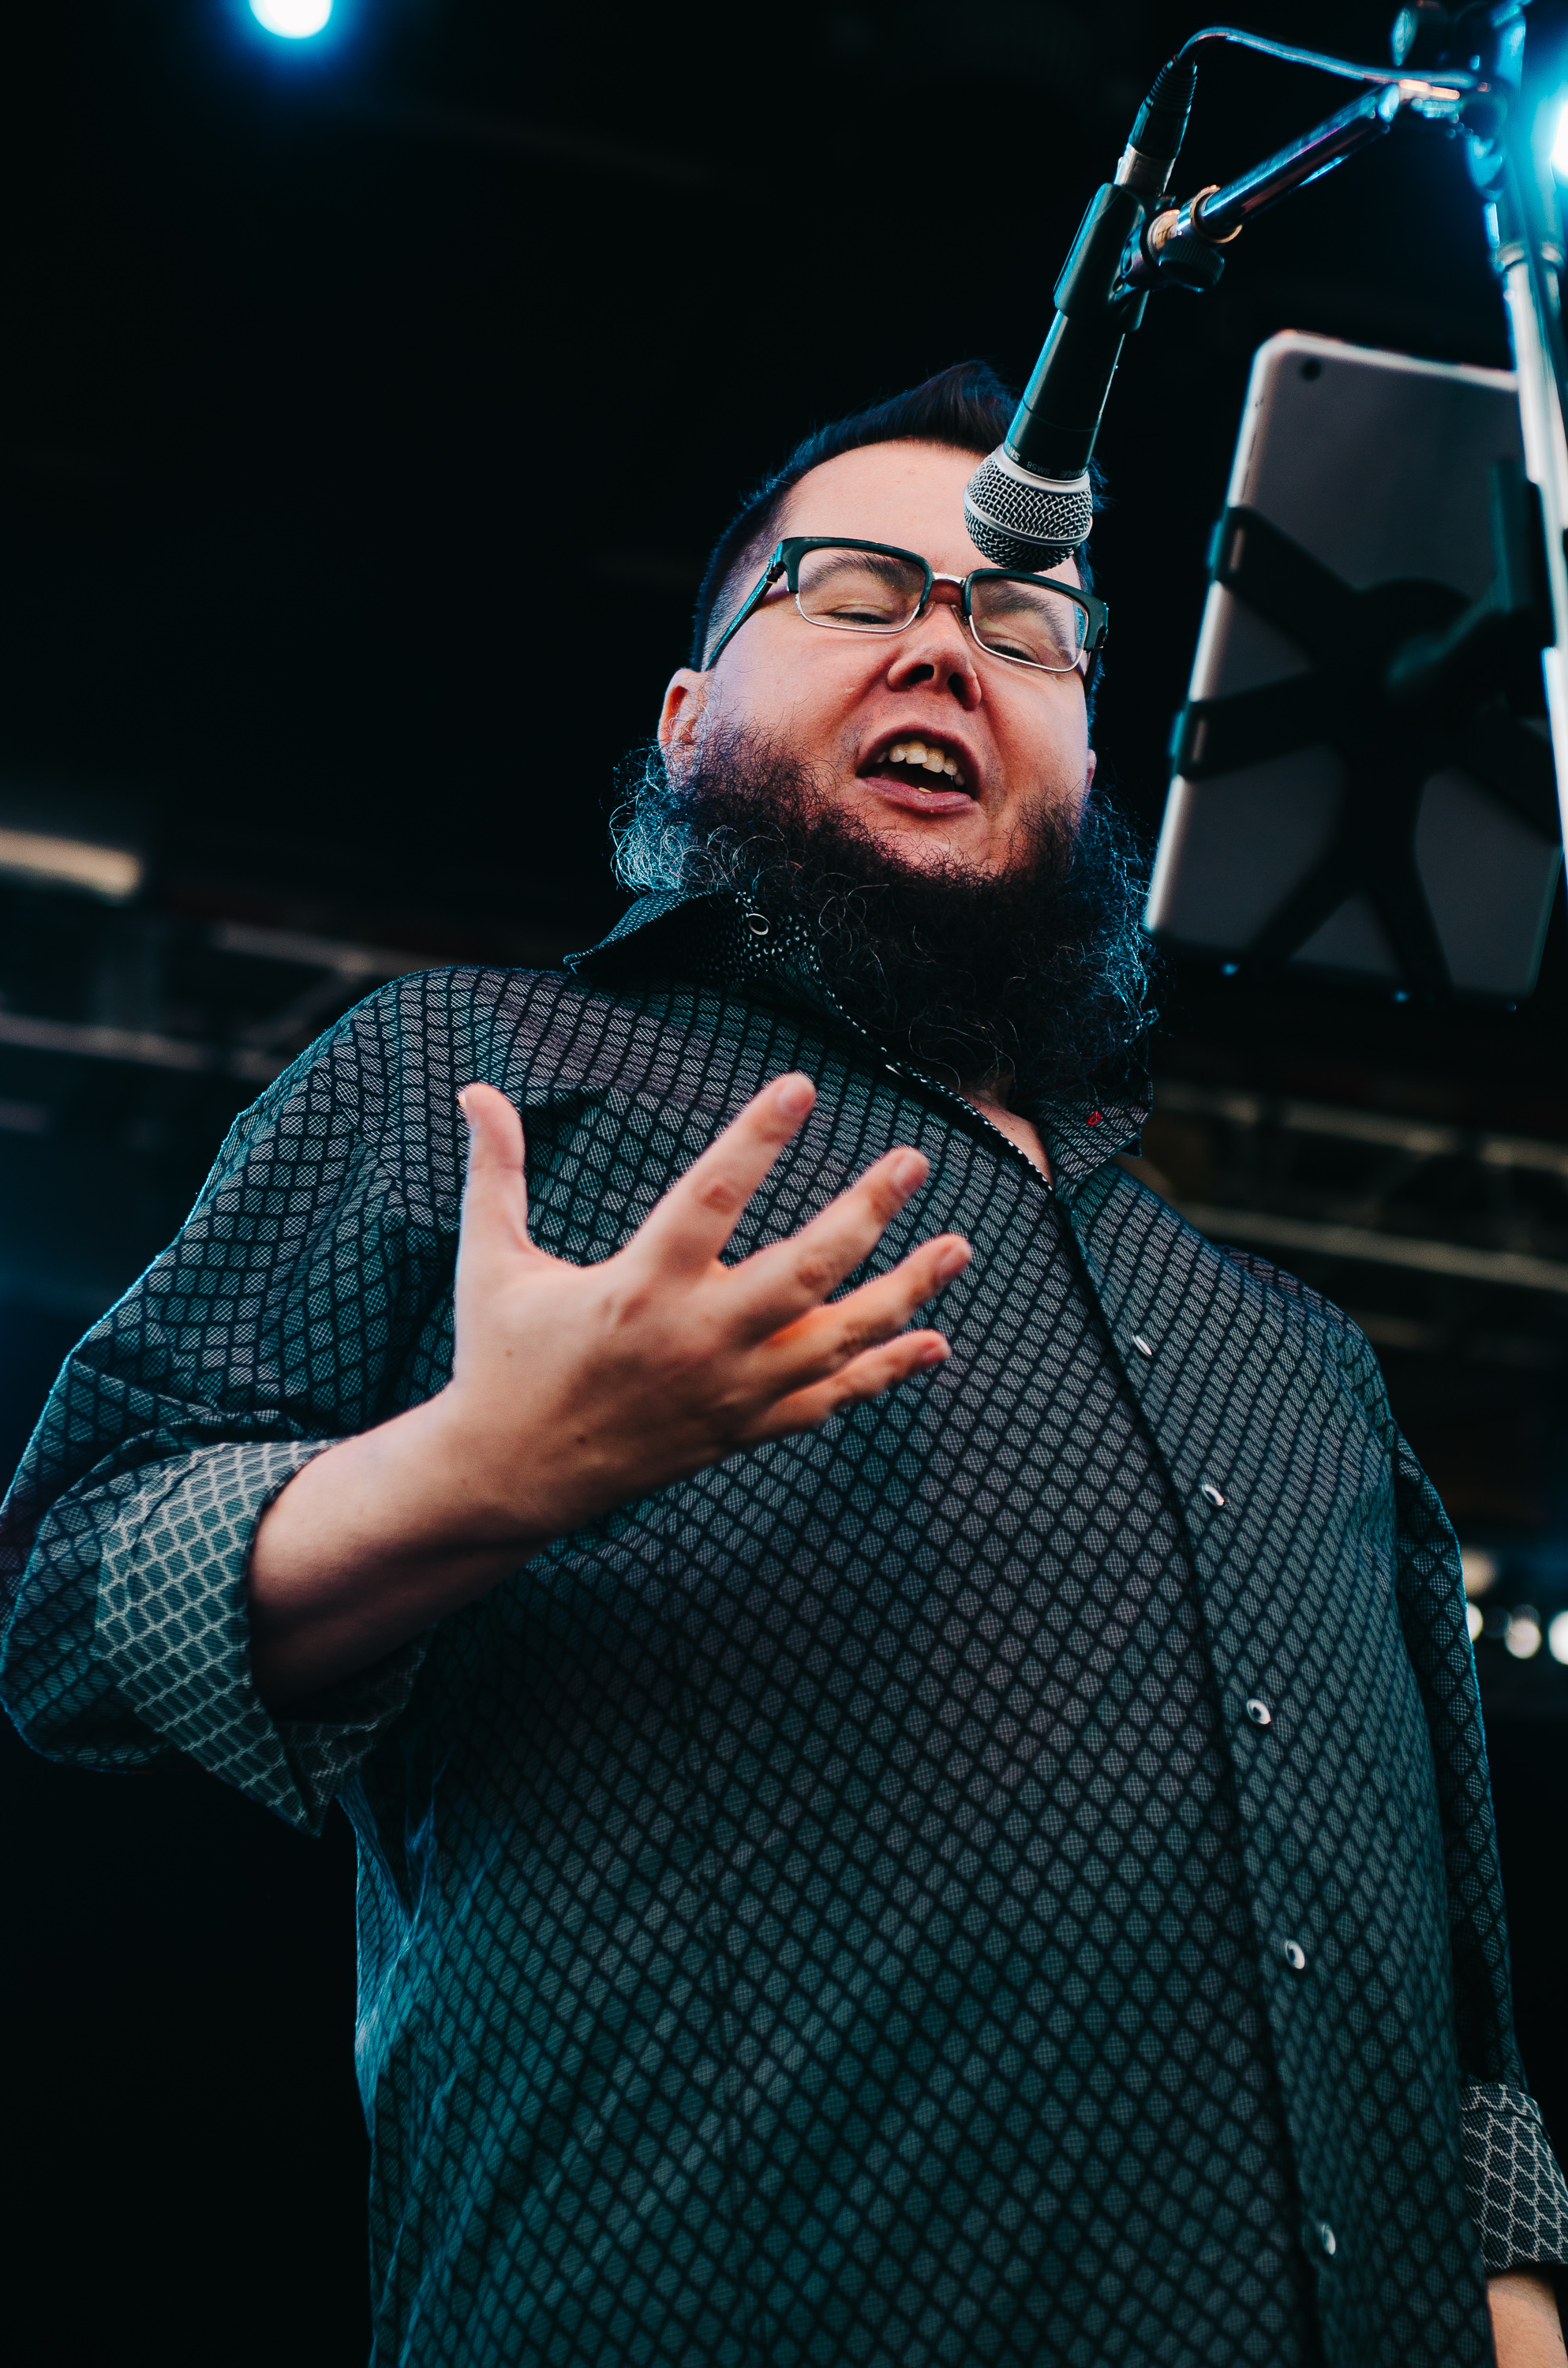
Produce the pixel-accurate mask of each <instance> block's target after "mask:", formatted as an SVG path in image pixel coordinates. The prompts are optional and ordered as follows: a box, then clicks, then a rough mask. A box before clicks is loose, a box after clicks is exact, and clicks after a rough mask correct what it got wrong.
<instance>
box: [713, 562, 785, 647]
mask: <svg viewBox="0 0 1568 2368" xmlns="http://www.w3.org/2000/svg"><path fill="white" fill-rule="evenodd" d="M783 573H784V546H783V544H782V543H781V542H777V543H775V544H774V546H773V556H772V558H771V559H770V560H769V561H768V563H767V566H766V567H765V568H764V569H763V571H762V574H761V575H759V576H758V577H757V579H756V583H755V584H754V585H753V586H752V588H751V590H750V591H749V592H748V593H747V594H746V597H745V598H744V600H743V601H742V602H741V605H740V607H739V608H738V609H736V610H735V613H734V615H733V617H732V618H731V620H730V621H729V623H728V624H727V625H726V626H725V628H724V630H723V632H722V633H721V634H720V636H719V638H718V640H717V641H716V642H715V643H714V644H713V646H712V648H711V649H710V651H709V653H708V661H707V664H706V665H705V666H704V667H703V669H702V671H703V673H704V674H709V673H710V672H711V671H712V669H713V667H714V666H717V665H718V663H719V653H720V651H721V650H722V648H723V646H724V644H725V643H726V642H728V641H732V640H733V638H734V636H735V634H736V633H738V632H740V630H741V627H742V626H743V625H744V623H745V620H746V619H747V618H748V617H749V616H750V615H751V613H752V611H753V609H760V608H761V606H762V604H763V602H764V601H765V600H766V599H767V596H768V594H769V593H770V592H771V591H772V589H773V586H775V585H776V584H777V583H778V578H779V577H780V576H781V575H783Z"/></svg>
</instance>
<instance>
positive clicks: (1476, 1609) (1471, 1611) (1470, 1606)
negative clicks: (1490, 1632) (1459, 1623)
mask: <svg viewBox="0 0 1568 2368" xmlns="http://www.w3.org/2000/svg"><path fill="white" fill-rule="evenodd" d="M1464 1618H1465V1625H1466V1627H1467V1628H1468V1629H1469V1630H1470V1641H1471V1644H1472V1645H1473V1644H1474V1642H1475V1640H1476V1638H1477V1637H1478V1636H1479V1635H1480V1634H1481V1632H1482V1630H1483V1628H1484V1626H1485V1625H1486V1614H1485V1612H1484V1611H1483V1610H1482V1608H1481V1606H1480V1604H1479V1603H1467V1604H1466V1605H1465V1608H1464Z"/></svg>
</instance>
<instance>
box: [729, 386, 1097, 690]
mask: <svg viewBox="0 0 1568 2368" xmlns="http://www.w3.org/2000/svg"><path fill="white" fill-rule="evenodd" d="M1017 402H1018V399H1017V395H1016V394H1013V393H1009V391H1008V390H1007V388H1006V387H1005V386H1004V385H1003V383H1002V381H1001V380H1000V379H999V378H998V377H997V375H996V373H995V371H994V370H993V369H992V367H991V365H990V363H989V362H978V361H976V362H954V363H953V364H952V366H951V368H950V369H949V370H938V371H937V375H936V377H935V378H928V379H926V381H924V382H923V383H922V384H921V385H919V386H912V387H910V388H908V389H907V390H906V391H905V392H904V393H903V394H890V395H889V396H888V397H887V399H886V401H885V402H882V403H873V404H869V405H868V406H867V408H866V409H865V410H864V411H852V412H851V413H850V414H849V416H847V418H845V419H833V420H830V421H829V422H828V424H827V426H826V427H818V428H815V429H813V431H812V434H811V435H810V436H805V437H802V438H801V441H800V443H799V444H797V445H796V447H795V449H794V450H793V451H792V452H791V453H790V457H789V459H788V460H787V461H785V463H784V465H783V467H782V468H780V469H775V470H774V472H773V473H772V475H771V476H769V477H765V478H764V479H763V481H762V483H761V484H760V485H758V486H757V488H756V491H755V493H752V494H749V495H747V497H746V499H745V500H744V502H743V503H742V504H741V507H740V508H739V509H738V510H737V511H736V513H735V515H734V517H733V518H732V519H731V520H730V523H729V525H728V526H727V527H726V528H725V529H724V531H723V533H722V535H721V536H720V537H719V540H718V541H717V542H716V543H715V544H714V546H713V549H712V551H711V552H710V555H709V560H708V564H707V566H706V567H705V568H704V569H703V571H702V588H701V590H700V591H699V593H698V596H697V610H696V614H695V615H694V617H693V619H692V633H691V663H692V665H693V666H696V667H698V668H699V669H700V667H701V665H702V661H703V659H704V658H705V657H706V655H707V654H708V643H709V638H710V634H711V632H712V629H713V612H714V610H715V609H717V607H718V606H719V602H720V598H721V596H722V593H723V590H724V587H725V586H726V585H727V584H728V583H729V581H730V578H731V577H732V575H734V574H735V573H736V571H737V569H738V568H739V567H740V566H741V564H742V563H743V562H744V561H748V560H749V561H750V562H751V564H753V565H754V566H756V567H760V566H761V564H762V563H763V560H764V559H765V558H766V556H767V552H769V551H771V550H772V548H773V545H774V543H775V542H776V541H777V540H778V535H777V532H776V529H777V526H778V514H779V511H780V510H781V509H782V508H783V507H784V503H785V500H786V498H787V497H788V495H789V494H790V490H791V488H792V487H793V486H795V485H798V484H800V482H801V478H802V477H803V476H805V475H806V473H807V472H808V471H809V470H812V469H820V468H821V466H822V464H823V462H824V461H836V460H837V458H838V456H839V454H840V453H841V452H858V451H860V450H862V449H863V448H864V447H865V446H866V445H868V444H896V443H902V442H904V441H906V440H907V441H914V442H915V443H920V444H946V445H949V446H950V447H951V448H952V449H953V450H956V451H960V452H978V453H985V452H994V450H995V449H996V447H997V445H998V444H1000V442H1001V441H1002V438H1003V437H1004V436H1005V435H1006V432H1007V429H1008V427H1009V426H1010V425H1011V423H1012V417H1013V414H1014V412H1015V411H1016V410H1017ZM1090 475H1091V477H1092V478H1093V480H1094V484H1095V488H1096V495H1097V494H1098V490H1099V477H1098V472H1096V470H1095V468H1094V466H1093V464H1092V463H1091V464H1090ZM1096 507H1097V502H1096ZM1078 572H1079V574H1080V575H1081V576H1082V577H1083V580H1084V586H1085V590H1087V589H1089V588H1090V577H1089V564H1088V552H1087V551H1086V550H1085V551H1083V552H1080V553H1079V556H1078Z"/></svg>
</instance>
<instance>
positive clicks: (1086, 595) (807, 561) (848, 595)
mask: <svg viewBox="0 0 1568 2368" xmlns="http://www.w3.org/2000/svg"><path fill="white" fill-rule="evenodd" d="M780 576H782V577H783V578H784V580H785V582H786V584H787V585H788V586H789V587H790V591H791V592H792V593H793V594H794V596H795V606H796V608H797V609H799V610H800V612H801V616H802V617H803V618H804V619H805V620H806V622H807V624H808V625H825V626H827V627H828V628H829V630H830V631H831V632H836V633H902V632H906V631H907V630H908V628H909V627H910V626H911V625H913V624H914V623H915V620H916V618H918V617H921V616H923V615H924V614H925V612H926V609H927V608H928V607H929V605H930V600H931V595H932V593H933V592H934V590H935V589H936V587H937V585H938V584H956V585H957V586H958V587H959V607H960V610H961V612H962V616H963V620H964V623H965V624H966V625H967V627H968V628H969V632H970V635H971V639H972V640H973V642H974V643H975V646H976V647H977V648H978V649H982V650H983V651H985V653H986V655H988V656H990V657H994V658H1005V659H1006V662H1007V664H1008V665H1009V666H1034V667H1036V668H1038V669H1039V670H1040V672H1042V673H1045V674H1071V673H1072V672H1073V671H1074V668H1075V667H1076V666H1080V665H1081V664H1082V662H1083V660H1084V659H1085V657H1087V659H1088V661H1089V664H1088V666H1087V668H1086V670H1085V678H1086V679H1092V678H1093V676H1094V672H1095V669H1096V666H1097V665H1098V663H1099V655H1100V650H1101V647H1102V645H1103V643H1104V641H1105V636H1106V626H1107V623H1108V615H1109V612H1108V609H1107V608H1106V604H1105V602H1104V601H1103V600H1096V598H1095V596H1094V594H1093V593H1092V592H1080V591H1078V590H1076V589H1075V588H1074V586H1072V585H1070V584H1059V583H1058V582H1057V580H1056V578H1055V577H1054V576H1044V575H1012V574H1010V573H1009V572H1008V570H1007V569H1006V568H1005V567H976V568H973V569H971V573H970V574H969V575H938V574H937V572H936V571H935V570H934V569H933V568H932V567H931V565H930V564H929V563H928V562H927V561H926V560H924V559H922V558H921V556H920V554H919V552H915V551H900V550H898V549H897V548H896V547H895V546H894V545H893V544H892V543H884V542H854V541H849V540H848V539H847V538H846V537H842V538H839V539H836V540H835V538H833V537H832V536H829V535H821V534H792V535H787V536H786V537H785V539H784V541H782V542H780V543H778V545H776V547H775V549H774V552H773V556H772V558H771V559H770V560H769V561H768V563H767V568H766V569H765V570H764V572H763V574H762V575H761V576H760V577H759V578H758V580H757V582H756V584H755V585H754V586H753V587H752V589H751V591H750V592H748V593H747V595H746V597H745V598H744V600H743V601H742V603H741V605H740V607H739V608H738V609H736V611H735V614H734V616H733V618H732V619H731V620H730V622H729V623H728V624H727V625H726V626H725V628H724V630H723V632H722V633H721V634H720V636H719V639H718V640H717V642H716V643H714V645H713V648H712V651H711V653H710V656H709V659H708V664H709V665H710V666H712V665H713V664H714V663H715V661H716V660H717V658H718V655H719V653H720V651H721V650H722V648H723V647H724V645H725V643H727V642H728V641H730V640H731V639H732V637H733V635H734V634H736V633H738V632H740V629H741V627H742V626H743V625H744V623H745V620H746V619H747V618H748V617H749V616H750V615H751V614H752V612H753V610H754V609H759V608H760V607H761V606H762V603H763V601H764V600H766V598H767V595H768V593H769V592H770V591H771V590H772V589H773V586H775V585H776V584H777V583H778V579H779V577H780Z"/></svg>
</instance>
